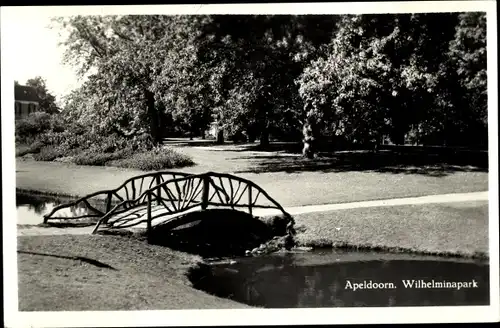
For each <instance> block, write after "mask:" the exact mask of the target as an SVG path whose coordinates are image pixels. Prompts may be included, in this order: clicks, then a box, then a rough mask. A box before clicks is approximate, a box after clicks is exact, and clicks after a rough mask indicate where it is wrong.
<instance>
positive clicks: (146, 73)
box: [56, 16, 197, 143]
mask: <svg viewBox="0 0 500 328" xmlns="http://www.w3.org/2000/svg"><path fill="white" fill-rule="evenodd" d="M56 22H57V23H58V24H59V25H61V26H62V27H63V28H66V29H67V30H68V36H67V37H66V39H65V40H64V41H63V42H62V45H63V46H64V47H65V48H66V53H65V60H66V62H68V63H70V64H72V65H74V66H75V67H77V71H78V72H79V74H80V75H82V76H83V75H90V76H94V77H96V78H94V79H91V80H89V81H90V82H89V83H94V84H95V87H94V88H93V89H95V90H96V91H97V92H99V94H101V95H102V97H100V99H101V101H100V106H96V107H95V108H94V109H92V108H90V107H87V110H97V111H105V109H104V108H107V110H111V109H113V110H120V108H122V109H123V108H124V107H125V106H129V107H131V108H133V111H134V112H135V114H134V117H135V118H139V119H140V120H141V121H142V122H143V123H144V124H145V125H147V126H148V132H149V134H150V135H151V137H152V138H153V140H154V141H155V142H157V143H159V142H160V141H161V135H162V134H161V128H162V122H161V117H162V115H161V113H160V112H159V109H160V108H167V110H169V109H170V108H169V106H170V105H172V101H174V102H176V101H177V99H174V98H177V97H178V95H177V94H175V92H176V91H178V90H179V88H181V89H182V87H183V86H185V85H186V83H184V76H183V74H182V72H183V71H185V70H186V69H187V68H188V67H190V63H189V61H190V60H192V59H193V54H192V53H191V50H192V48H193V46H192V44H191V43H190V42H191V40H192V38H193V37H194V36H195V33H191V32H192V31H194V30H193V29H192V27H195V25H196V23H197V19H195V20H192V19H190V18H189V17H188V16H84V17H83V16H76V17H70V18H66V19H58V20H56ZM191 35H192V36H193V37H191ZM97 86H98V87H97ZM184 91H185V92H189V91H187V90H184ZM174 96H175V97H174ZM104 102H105V103H106V104H104ZM161 102H164V103H166V106H165V107H162V106H158V104H159V103H161Z"/></svg>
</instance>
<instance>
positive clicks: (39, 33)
mask: <svg viewBox="0 0 500 328" xmlns="http://www.w3.org/2000/svg"><path fill="white" fill-rule="evenodd" d="M7 18H8V17H7ZM14 18H15V19H14ZM2 23H3V24H2V28H6V29H8V30H10V33H9V36H12V37H13V39H11V40H10V41H11V44H13V46H12V47H9V51H10V53H11V56H12V57H11V58H12V63H13V64H14V65H13V66H14V67H13V68H12V73H13V76H14V79H15V80H17V81H18V82H19V83H20V84H24V83H25V82H26V80H28V79H30V78H33V77H35V76H41V77H43V78H44V79H45V81H46V83H47V88H48V89H49V91H50V92H51V93H52V94H53V95H54V96H56V99H57V100H58V102H59V101H60V100H61V97H62V96H64V95H66V94H68V93H69V92H70V91H71V90H72V89H75V88H77V87H78V86H79V85H80V84H81V83H80V81H79V79H78V78H77V75H76V74H75V72H74V71H73V68H71V67H70V66H67V65H64V64H63V63H62V55H63V49H62V48H61V47H59V46H58V45H57V43H58V41H59V40H60V39H59V36H58V31H57V30H53V29H50V28H48V25H49V24H50V17H49V16H41V15H26V16H18V15H16V16H15V17H12V18H10V19H7V20H6V21H4V22H2Z"/></svg>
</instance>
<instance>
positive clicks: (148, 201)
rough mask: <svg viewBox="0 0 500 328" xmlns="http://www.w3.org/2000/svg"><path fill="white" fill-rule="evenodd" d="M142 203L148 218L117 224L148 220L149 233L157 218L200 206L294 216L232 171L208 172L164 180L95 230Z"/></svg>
mask: <svg viewBox="0 0 500 328" xmlns="http://www.w3.org/2000/svg"><path fill="white" fill-rule="evenodd" d="M140 206H146V215H145V217H140V218H139V219H133V218H129V219H127V218H120V224H119V225H116V227H121V228H126V227H132V226H136V225H139V224H143V223H146V224H147V231H148V235H149V231H150V229H151V226H152V222H153V221H154V220H156V219H159V218H162V217H165V216H169V218H170V219H172V218H175V217H177V216H179V215H180V214H182V213H185V212H187V211H189V210H191V209H194V208H196V207H200V209H202V210H205V209H207V208H209V207H226V208H231V209H238V210H245V211H247V212H248V213H249V214H252V215H253V214H254V210H255V209H259V208H261V209H275V210H278V211H280V212H281V213H282V214H284V215H285V216H287V217H290V215H289V214H288V213H287V212H286V211H285V209H284V208H283V207H282V206H281V205H280V204H279V203H278V202H277V201H276V200H274V199H273V198H272V197H271V196H270V195H269V194H268V193H266V191H264V190H263V189H262V188H261V187H259V186H258V185H256V184H255V183H253V182H252V181H250V180H246V179H243V178H240V177H236V176H233V175H230V174H224V173H215V172H208V173H204V174H198V175H188V176H185V177H180V178H174V179H171V180H167V181H164V182H161V183H159V184H157V185H156V186H154V187H151V188H150V189H148V190H146V191H145V192H144V193H143V194H141V195H140V196H139V197H137V198H135V199H131V200H125V201H123V202H121V203H119V204H117V205H116V206H114V207H113V208H112V209H111V210H110V211H108V212H107V213H106V214H105V215H104V216H103V217H102V218H101V220H99V222H98V223H97V225H96V227H95V229H94V232H96V231H97V230H98V228H99V226H100V225H101V224H109V223H111V224H112V225H114V224H115V223H116V221H114V222H110V220H112V219H113V218H114V217H115V218H116V216H118V215H119V214H124V215H125V216H126V214H127V212H129V211H130V210H131V209H132V208H134V207H140Z"/></svg>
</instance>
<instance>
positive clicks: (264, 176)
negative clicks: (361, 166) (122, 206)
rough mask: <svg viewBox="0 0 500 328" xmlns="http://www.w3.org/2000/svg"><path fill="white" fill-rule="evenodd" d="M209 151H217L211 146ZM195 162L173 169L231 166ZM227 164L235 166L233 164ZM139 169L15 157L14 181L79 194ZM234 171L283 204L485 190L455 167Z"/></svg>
mask: <svg viewBox="0 0 500 328" xmlns="http://www.w3.org/2000/svg"><path fill="white" fill-rule="evenodd" d="M214 153H221V152H215V151H214ZM224 153H225V152H224ZM226 155H227V154H226ZM219 156H224V155H223V154H220V155H219ZM240 156H241V154H240ZM222 158H224V157H222ZM228 161H229V160H228ZM196 162H197V163H203V164H200V165H197V166H194V167H191V168H182V169H176V170H175V169H174V170H173V171H183V172H192V173H201V172H206V171H209V170H214V171H217V172H233V173H234V172H235V171H234V170H233V171H231V170H228V168H229V169H230V168H231V166H230V164H225V166H221V167H220V168H219V169H216V168H215V167H211V166H209V163H208V164H207V162H200V161H199V160H198V159H196ZM229 163H230V161H229ZM232 168H233V169H236V167H235V166H233V167H232ZM144 173H145V172H144V171H139V170H130V169H120V168H115V167H97V166H78V165H72V164H65V163H55V162H36V161H30V160H26V161H24V160H19V159H18V160H17V161H16V187H17V188H19V189H24V190H36V191H43V192H48V193H58V194H63V195H75V196H83V195H86V194H89V193H92V192H95V191H98V190H104V189H112V188H115V187H117V186H119V185H120V184H122V183H123V181H125V180H126V179H128V178H130V177H133V176H136V175H139V174H144ZM235 174H236V175H237V176H240V177H243V178H246V179H249V180H251V181H253V182H255V183H257V184H258V185H260V186H261V187H263V188H264V190H266V191H267V192H268V193H269V195H271V197H273V198H274V199H276V200H277V201H278V202H279V203H280V204H282V205H283V206H297V205H317V204H329V203H342V202H354V201H363V200H375V199H388V198H399V197H413V196H424V195H436V194H446V193H461V192H473V191H485V190H488V173H487V172H454V173H452V174H448V175H445V176H429V175H423V174H405V173H397V174H396V173H389V172H374V171H345V172H327V173H325V172H319V171H314V172H300V173H286V172H270V173H235Z"/></svg>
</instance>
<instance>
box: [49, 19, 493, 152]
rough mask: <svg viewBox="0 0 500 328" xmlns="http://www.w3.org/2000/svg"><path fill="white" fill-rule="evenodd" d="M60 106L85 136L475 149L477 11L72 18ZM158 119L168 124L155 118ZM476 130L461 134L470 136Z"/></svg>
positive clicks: (481, 82) (481, 92)
mask: <svg viewBox="0 0 500 328" xmlns="http://www.w3.org/2000/svg"><path fill="white" fill-rule="evenodd" d="M55 24H56V25H58V26H59V28H63V29H65V30H66V31H67V34H66V37H65V38H64V39H63V40H62V42H61V45H62V46H63V47H64V48H65V50H66V52H65V60H66V62H67V63H69V64H71V65H73V66H74V67H75V68H76V69H77V71H78V73H79V74H80V75H82V76H88V79H87V81H86V82H85V83H84V85H83V86H82V87H81V88H80V89H78V90H75V91H74V92H73V93H72V94H71V95H70V96H69V97H68V99H67V102H66V109H67V110H68V111H69V112H71V115H73V116H74V117H75V119H77V120H79V121H81V122H82V123H84V124H87V125H89V126H92V128H93V129H95V131H96V132H99V133H111V132H115V133H116V132H118V133H121V134H122V135H125V136H127V135H135V134H138V133H148V134H150V135H151V136H152V138H153V139H154V140H155V141H156V142H159V141H160V140H161V138H162V134H163V132H162V131H164V130H165V129H167V128H168V124H175V125H176V126H178V127H181V128H182V129H183V130H185V131H186V132H187V133H189V134H190V135H191V136H193V135H199V134H202V133H203V131H205V130H206V129H207V128H208V126H209V125H210V124H211V123H212V122H216V123H217V126H218V128H219V129H220V130H223V131H225V132H226V134H229V135H238V134H243V135H246V137H247V139H248V140H251V141H252V140H255V139H259V140H260V143H261V144H262V145H266V144H267V143H268V142H269V140H270V136H272V137H274V138H279V139H281V140H291V141H300V140H303V141H304V142H305V144H306V146H307V147H306V148H307V151H306V153H307V155H308V156H312V155H313V154H314V152H315V151H316V144H317V142H318V141H320V140H324V139H329V140H336V141H338V142H344V143H348V144H367V143H379V142H381V140H382V139H383V138H387V137H388V138H390V139H391V141H392V142H394V143H396V144H403V143H405V142H407V141H410V142H416V143H425V144H448V145H449V144H474V145H476V146H477V145H484V144H485V143H486V140H487V139H486V138H487V133H486V134H485V133H484V131H486V123H487V122H486V115H487V105H486V104H487V101H486V99H487V92H486V80H487V76H486V17H485V14H484V13H443V14H384V15H317V16H316V15H295V16H291V15H212V16H200V15H192V16H162V15H146V16H134V15H132V16H73V17H65V18H58V19H56V20H55ZM167 118H169V119H167ZM474 129H475V130H477V129H479V130H480V131H482V133H479V134H476V137H475V138H473V140H472V139H471V138H468V137H467V135H468V134H470V132H471V131H472V130H474Z"/></svg>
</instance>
